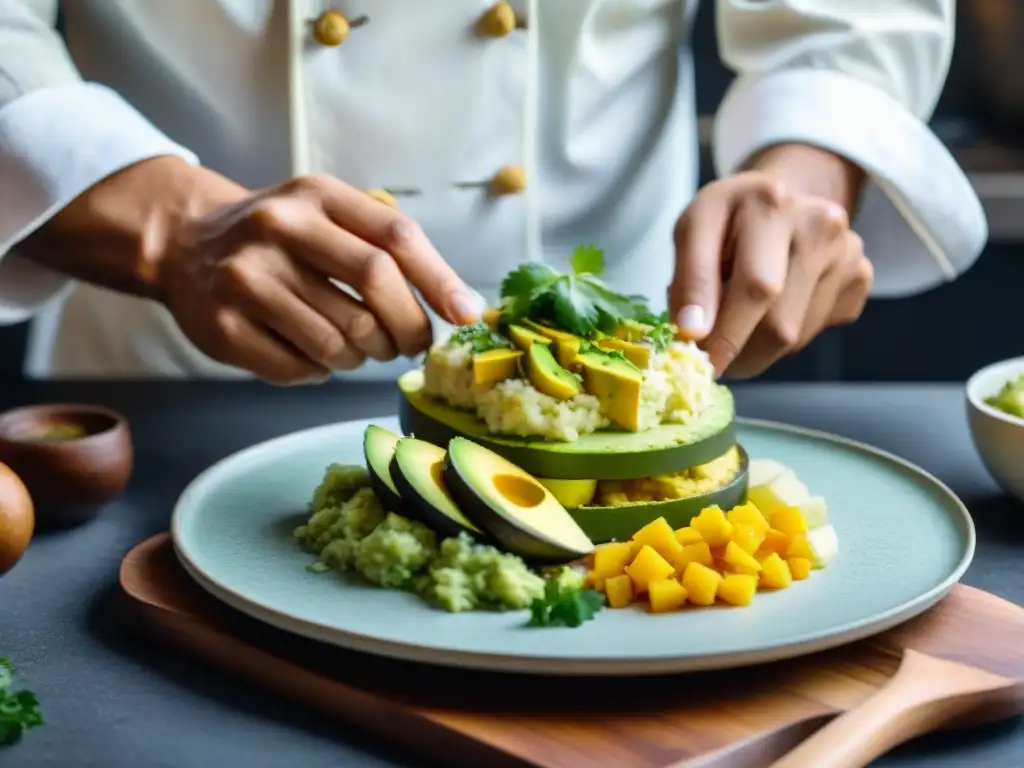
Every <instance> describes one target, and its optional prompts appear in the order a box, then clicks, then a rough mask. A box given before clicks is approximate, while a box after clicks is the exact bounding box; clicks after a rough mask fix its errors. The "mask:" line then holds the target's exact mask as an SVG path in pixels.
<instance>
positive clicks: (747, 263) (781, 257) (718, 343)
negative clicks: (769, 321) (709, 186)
mask: <svg viewBox="0 0 1024 768" xmlns="http://www.w3.org/2000/svg"><path fill="white" fill-rule="evenodd" d="M733 226H734V227H735V231H736V250H735V258H734V265H733V273H732V279H730V280H729V283H728V284H727V285H726V286H725V295H724V297H723V299H722V304H721V309H720V310H719V316H718V321H717V322H716V324H715V327H714V329H713V330H712V331H711V333H710V334H708V336H707V338H706V339H705V340H704V344H703V345H702V346H703V347H704V349H705V351H707V353H708V355H709V357H710V358H711V362H712V364H713V365H714V367H715V371H716V373H717V374H719V375H720V374H721V373H722V372H724V371H725V370H726V369H727V368H729V366H730V365H731V364H732V362H733V360H735V359H736V357H737V356H738V355H739V354H740V352H741V351H742V350H743V348H744V346H746V344H747V341H748V340H749V339H750V337H751V335H752V334H753V332H754V329H755V328H757V326H758V324H759V323H760V322H761V320H762V319H763V318H764V316H765V315H766V314H767V313H768V311H769V310H770V309H771V307H772V305H773V304H774V303H775V301H776V299H777V298H778V297H779V295H780V294H781V293H782V291H783V288H784V287H785V284H786V275H787V272H788V270H789V259H790V248H791V245H792V238H793V231H792V224H791V222H790V219H789V217H788V216H787V215H785V214H783V213H781V212H779V211H778V210H775V209H774V207H769V206H765V205H760V204H746V205H744V206H743V207H742V208H740V210H738V211H737V212H736V215H735V217H734V224H733Z"/></svg>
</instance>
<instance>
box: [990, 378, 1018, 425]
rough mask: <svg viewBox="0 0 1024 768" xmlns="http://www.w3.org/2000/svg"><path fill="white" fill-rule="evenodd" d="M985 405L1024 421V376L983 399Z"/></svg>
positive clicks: (1007, 383) (1009, 382)
mask: <svg viewBox="0 0 1024 768" xmlns="http://www.w3.org/2000/svg"><path fill="white" fill-rule="evenodd" d="M985 403H986V404H987V405H991V406H992V407H993V408H996V409H998V410H1000V411H1002V412H1003V413H1008V414H1010V415H1011V416H1016V417H1017V418H1018V419H1024V374H1022V375H1020V376H1018V377H1017V378H1016V379H1013V380H1011V381H1008V382H1006V383H1005V384H1003V388H1002V389H1001V390H999V392H998V393H996V394H995V395H992V396H991V397H986V398H985Z"/></svg>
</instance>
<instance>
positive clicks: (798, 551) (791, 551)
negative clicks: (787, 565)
mask: <svg viewBox="0 0 1024 768" xmlns="http://www.w3.org/2000/svg"><path fill="white" fill-rule="evenodd" d="M779 554H782V553H781V552H780V553H779ZM785 555H786V557H797V558H801V559H806V560H811V559H812V557H813V553H812V552H811V545H810V544H809V543H808V541H807V534H805V533H798V534H797V535H796V536H794V537H793V538H792V539H791V540H790V542H789V546H788V547H786V552H785Z"/></svg>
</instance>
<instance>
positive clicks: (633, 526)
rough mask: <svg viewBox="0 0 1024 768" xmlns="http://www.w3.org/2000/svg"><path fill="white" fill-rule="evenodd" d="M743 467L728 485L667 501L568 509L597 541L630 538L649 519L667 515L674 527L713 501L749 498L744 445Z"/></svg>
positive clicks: (726, 503)
mask: <svg viewBox="0 0 1024 768" xmlns="http://www.w3.org/2000/svg"><path fill="white" fill-rule="evenodd" d="M736 448H737V450H738V451H739V454H740V464H739V469H738V470H737V472H736V474H734V475H733V476H732V477H731V478H730V479H729V480H728V482H726V484H725V485H723V486H722V487H721V488H717V489H715V490H713V491H708V492H707V493H700V494H696V495H694V496H687V497H685V498H682V499H669V500H666V501H638V502H634V503H632V504H620V505H616V506H614V507H585V506H584V507H576V508H575V509H569V510H567V511H568V512H569V514H570V515H572V517H573V519H574V520H575V521H576V522H577V523H579V526H580V528H582V529H583V531H584V532H585V533H586V534H587V536H589V537H590V539H591V540H592V541H594V542H595V543H597V544H603V543H605V542H608V541H629V539H630V538H631V537H632V536H633V534H634V533H636V532H637V531H639V530H640V529H641V528H643V527H644V526H645V525H647V524H648V523H650V522H652V521H654V520H657V519H658V518H659V517H664V518H665V520H667V521H668V524H669V525H670V526H672V528H682V527H683V526H686V525H689V524H690V520H691V519H693V518H694V517H696V516H697V515H699V514H700V511H701V510H702V509H704V508H705V507H709V506H711V505H712V504H717V505H718V506H719V507H721V508H722V509H732V508H733V507H735V506H737V505H738V504H742V503H743V502H744V501H746V496H747V483H748V479H749V477H748V470H749V467H750V459H749V457H748V456H747V452H746V451H745V450H743V446H740V445H737V446H736Z"/></svg>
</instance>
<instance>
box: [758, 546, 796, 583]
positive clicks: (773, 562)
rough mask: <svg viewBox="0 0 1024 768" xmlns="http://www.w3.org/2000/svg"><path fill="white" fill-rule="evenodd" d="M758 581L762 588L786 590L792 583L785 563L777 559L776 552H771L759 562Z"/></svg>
mask: <svg viewBox="0 0 1024 768" xmlns="http://www.w3.org/2000/svg"><path fill="white" fill-rule="evenodd" d="M759 580H760V584H761V586H762V587H767V588H768V589H786V588H787V587H789V585H790V584H792V583H793V574H792V573H790V571H789V565H788V564H787V563H786V561H785V560H783V559H782V558H781V557H779V555H778V553H777V552H772V553H771V554H770V555H768V557H766V558H765V559H764V560H762V561H761V573H760V574H759Z"/></svg>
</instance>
